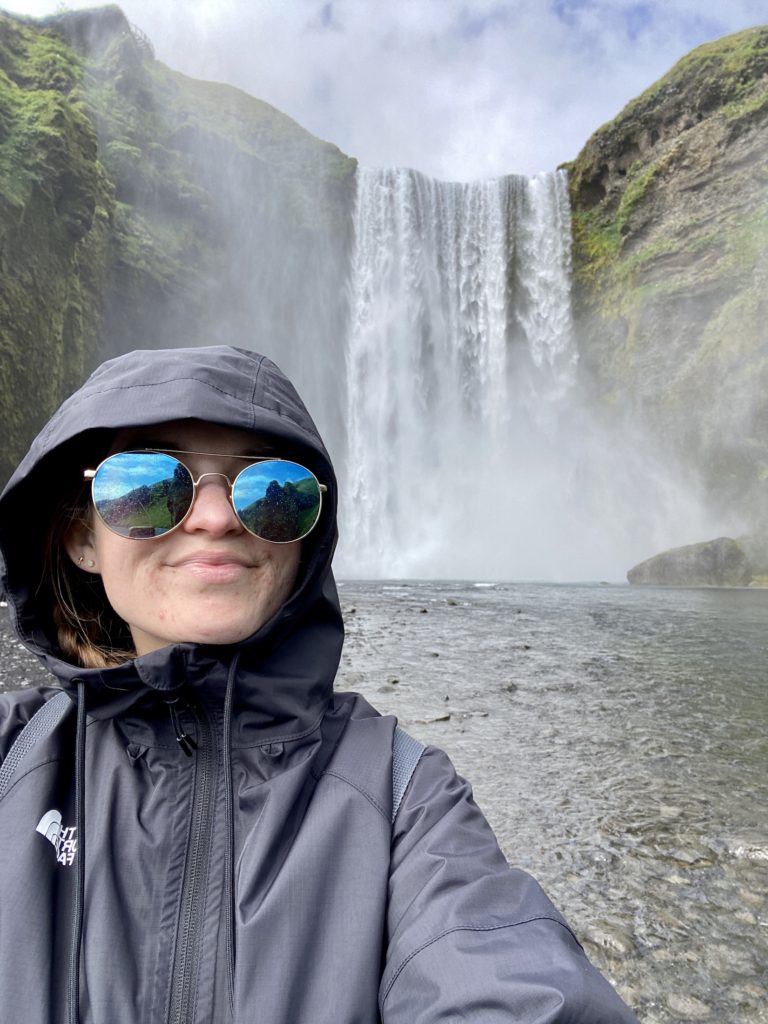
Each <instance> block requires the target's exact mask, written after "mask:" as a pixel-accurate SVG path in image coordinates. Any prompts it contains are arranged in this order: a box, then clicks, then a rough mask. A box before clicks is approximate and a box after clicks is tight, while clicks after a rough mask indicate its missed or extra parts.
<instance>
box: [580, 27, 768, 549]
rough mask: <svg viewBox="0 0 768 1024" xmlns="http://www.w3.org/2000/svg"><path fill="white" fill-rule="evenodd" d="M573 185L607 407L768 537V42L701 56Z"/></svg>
mask: <svg viewBox="0 0 768 1024" xmlns="http://www.w3.org/2000/svg"><path fill="white" fill-rule="evenodd" d="M569 171H570V185H571V196H572V205H573V216H574V243H575V245H574V261H575V284H576V292H575V294H576V305H577V309H576V313H577V324H578V329H579V333H580V349H581V352H582V367H583V370H584V372H585V374H586V375H587V376H588V377H589V378H590V380H591V382H592V385H593V390H594V397H595V404H596V405H597V406H598V407H600V408H601V409H602V411H603V413H604V415H606V417H609V418H610V416H611V415H613V414H618V413H619V412H621V414H622V415H624V416H628V417H629V418H630V419H631V420H632V421H633V422H634V423H636V424H638V425H639V426H640V427H641V428H642V430H643V431H645V432H647V433H648V434H650V435H651V436H653V437H655V438H656V439H657V440H659V441H660V442H661V443H663V444H664V445H665V446H666V447H667V449H668V452H669V456H670V461H675V460H678V461H679V464H680V465H681V466H682V467H684V468H686V469H687V470H690V471H693V472H695V473H696V474H697V475H698V476H699V477H700V478H701V479H702V481H703V483H704V487H705V489H706V493H707V495H708V498H709V501H710V502H711V504H712V507H713V508H715V509H716V510H717V511H718V513H719V514H721V515H722V517H723V519H724V521H726V522H728V523H729V524H730V528H731V529H733V530H734V531H739V530H741V529H745V528H746V529H748V530H752V531H755V530H757V531H760V530H763V529H765V525H766V523H768V515H766V513H767V512H768V287H767V286H768V28H757V29H752V30H748V31H745V32H740V33H738V34H736V35H733V36H729V37H726V38H725V39H722V40H719V41H717V42H714V43H711V44H707V45H705V46H701V47H699V48H698V49H696V50H694V51H693V52H692V53H690V54H689V55H688V56H687V57H685V58H684V59H683V60H681V61H680V62H679V63H678V64H677V65H676V66H675V67H674V68H673V69H672V70H671V71H670V72H669V74H667V75H666V76H665V77H664V78H662V79H661V80H660V81H659V82H657V83H656V85H654V86H652V87H651V88H650V89H648V90H647V91H646V92H645V93H643V95H642V96H640V97H639V98H638V99H637V100H635V101H633V102H632V103H630V104H629V106H627V107H626V108H625V109H624V110H623V111H622V112H621V113H620V114H619V116H618V117H617V118H616V119H615V120H614V121H612V122H611V123H610V124H607V125H605V126H604V127H603V128H601V129H600V130H599V131H597V132H596V133H595V135H594V136H593V137H592V138H591V139H590V140H589V141H588V142H587V144H586V146H585V147H584V149H583V151H582V152H581V154H580V155H579V157H578V158H577V160H576V161H574V163H573V164H572V165H570V167H569ZM692 539H695V538H692Z"/></svg>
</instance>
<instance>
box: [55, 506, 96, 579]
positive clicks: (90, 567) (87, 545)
mask: <svg viewBox="0 0 768 1024" xmlns="http://www.w3.org/2000/svg"><path fill="white" fill-rule="evenodd" d="M64 550H65V551H66V552H67V554H68V555H69V557H70V558H71V559H72V561H73V562H74V563H75V565H76V566H77V567H78V569H82V570H83V572H88V573H91V574H94V573H96V574H99V573H100V572H101V570H100V569H99V560H98V558H97V556H96V544H95V537H94V533H93V530H92V529H91V527H90V526H89V524H88V523H86V522H84V521H83V520H82V519H75V520H74V522H73V523H72V524H71V526H70V527H69V529H68V530H67V532H66V533H65V534H64Z"/></svg>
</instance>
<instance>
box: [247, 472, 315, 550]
mask: <svg viewBox="0 0 768 1024" xmlns="http://www.w3.org/2000/svg"><path fill="white" fill-rule="evenodd" d="M232 503H233V505H234V506H235V511H236V512H237V514H238V516H239V517H240V521H241V522H242V524H243V526H245V528H246V529H247V530H250V532H251V533H254V534H255V535H256V536H257V537H261V539H262V540H270V541H273V542H275V543H286V542H287V541H292V540H301V538H302V537H306V536H307V534H308V533H309V532H310V530H311V529H312V527H313V526H314V525H315V523H316V522H317V520H318V518H319V516H320V485H319V483H318V482H317V478H316V477H315V476H314V474H313V473H310V471H309V470H308V469H305V468H304V467H303V466H299V465H297V464H296V463H295V462H283V461H282V460H279V459H275V460H274V461H267V462H256V463H254V465H253V466H249V467H248V468H247V469H244V470H243V472H242V473H241V474H240V475H239V476H238V478H237V480H236V481H235V485H234V487H233V488H232Z"/></svg>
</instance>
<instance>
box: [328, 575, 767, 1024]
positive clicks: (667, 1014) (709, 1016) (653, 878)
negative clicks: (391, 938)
mask: <svg viewBox="0 0 768 1024" xmlns="http://www.w3.org/2000/svg"><path fill="white" fill-rule="evenodd" d="M340 594H341V598H342V606H343V608H344V611H345V618H346V622H347V631H348V637H347V644H346V647H345V654H344V659H343V663H342V672H341V681H340V683H341V685H342V686H344V687H346V688H349V689H357V690H359V691H361V692H362V693H363V694H365V696H367V697H368V698H369V699H370V700H371V701H372V703H374V704H375V705H376V706H377V707H378V708H379V709H380V710H381V711H384V712H393V713H395V714H397V715H398V717H399V718H400V721H401V724H402V725H403V726H404V727H405V728H407V729H408V730H409V731H410V732H412V733H413V734H414V735H416V736H418V737H419V739H421V740H423V741H425V742H429V743H435V744H437V745H439V746H442V747H443V748H444V749H446V750H447V751H448V753H449V754H450V755H451V756H452V758H453V760H454V762H455V764H456V766H457V768H458V769H459V771H460V772H461V774H463V775H465V776H467V777H468V778H469V779H470V780H471V782H472V783H473V786H474V790H475V796H476V799H477V801H478V803H479V804H480V806H481V807H482V808H483V810H484V811H485V813H486V815H487V816H488V818H489V819H490V821H491V823H492V825H493V826H494V828H495V829H496V832H497V835H498V837H499V840H500V843H501V845H502V847H503V849H504V851H505V853H506V854H507V856H508V858H509V860H510V861H511V862H512V863H514V864H516V865H518V866H521V867H524V868H526V869H527V870H529V871H531V872H532V873H533V874H534V875H535V876H536V877H537V878H538V879H539V881H540V882H541V883H542V884H543V886H544V888H545V889H546V890H547V892H548V893H549V894H550V896H551V897H552V899H553V900H554V902H555V903H556V904H557V905H558V906H559V907H560V908H561V909H562V910H563V911H564V913H565V914H566V916H567V917H568V919H569V921H570V923H571V924H572V925H573V926H574V928H575V930H576V931H577V932H578V933H579V935H580V937H581V938H582V940H583V942H584V945H585V948H586V949H587V951H588V953H589V955H590V956H591V957H592V959H593V960H594V961H595V962H596V963H597V964H598V965H599V966H600V967H601V969H602V970H603V971H604V972H605V973H606V974H607V975H608V977H610V979H611V980H612V981H613V982H614V984H615V985H616V986H617V988H618V989H619V991H620V992H621V994H622V995H623V996H624V998H625V999H626V1000H627V1001H628V1002H629V1003H631V1004H632V1005H633V1006H634V1007H635V1008H636V1010H637V1011H638V1014H639V1016H640V1018H641V1020H642V1021H644V1022H647V1024H682V1022H688V1021H705V1022H715V1021H717V1022H718V1024H758V1022H760V1024H762V1022H766V1021H768V771H767V770H766V769H768V687H767V683H768V668H767V667H768V629H767V628H766V627H767V626H768V592H766V591H747V590H671V589H656V588H653V589H650V588H649V589H646V588H641V589H636V588H630V587H626V586H597V585H591V586H572V585H564V586H550V585H525V584H498V585H493V586H488V585H472V584H467V583H459V584H451V583H403V584H397V583H376V584H372V583H342V584H341V586H340ZM446 716H450V717H446Z"/></svg>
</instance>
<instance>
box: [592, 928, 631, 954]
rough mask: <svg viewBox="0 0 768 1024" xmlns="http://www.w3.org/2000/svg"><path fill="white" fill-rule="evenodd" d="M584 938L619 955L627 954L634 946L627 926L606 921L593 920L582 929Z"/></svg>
mask: <svg viewBox="0 0 768 1024" xmlns="http://www.w3.org/2000/svg"><path fill="white" fill-rule="evenodd" d="M584 938H585V939H586V940H587V941H588V942H591V943H592V944H593V945H595V946H600V947H601V948H602V949H607V950H609V952H611V953H616V954H618V955H619V956H627V955H628V954H629V953H631V952H633V950H634V948H635V940H634V938H633V937H632V933H631V932H630V931H629V930H628V929H627V928H622V927H621V926H620V925H616V924H611V923H609V922H608V921H595V922H594V923H592V924H590V925H587V927H586V928H585V929H584Z"/></svg>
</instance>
